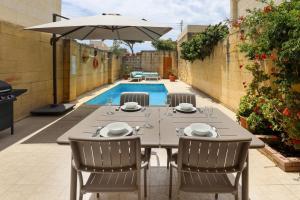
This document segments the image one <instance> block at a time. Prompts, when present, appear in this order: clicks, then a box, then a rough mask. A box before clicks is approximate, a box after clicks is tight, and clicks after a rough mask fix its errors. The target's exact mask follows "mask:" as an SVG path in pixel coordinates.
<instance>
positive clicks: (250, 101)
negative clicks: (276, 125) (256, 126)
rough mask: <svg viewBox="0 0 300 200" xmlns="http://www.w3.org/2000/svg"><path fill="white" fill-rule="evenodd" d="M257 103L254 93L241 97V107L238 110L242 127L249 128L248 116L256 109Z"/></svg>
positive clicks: (238, 118)
mask: <svg viewBox="0 0 300 200" xmlns="http://www.w3.org/2000/svg"><path fill="white" fill-rule="evenodd" d="M256 104H257V98H256V97H255V96H252V95H249V94H248V95H245V96H243V97H242V98H241V100H240V104H239V108H238V111H237V120H238V121H239V123H240V124H241V126H242V127H244V128H246V129H248V128H249V127H248V122H247V118H248V117H249V116H250V114H251V113H252V112H253V111H254V109H255V108H256Z"/></svg>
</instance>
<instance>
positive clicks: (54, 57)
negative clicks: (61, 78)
mask: <svg viewBox="0 0 300 200" xmlns="http://www.w3.org/2000/svg"><path fill="white" fill-rule="evenodd" d="M57 17H60V18H64V19H69V18H67V17H64V16H61V15H58V14H56V13H53V14H52V21H53V22H56V21H57ZM58 40H59V38H57V37H56V34H55V33H53V34H52V38H51V45H52V72H53V76H52V78H53V81H52V84H53V106H56V105H57V75H56V73H57V72H56V68H57V55H56V42H57V41H58Z"/></svg>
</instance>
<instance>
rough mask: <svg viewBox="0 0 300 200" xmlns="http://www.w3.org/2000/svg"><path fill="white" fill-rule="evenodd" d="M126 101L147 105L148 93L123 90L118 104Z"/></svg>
mask: <svg viewBox="0 0 300 200" xmlns="http://www.w3.org/2000/svg"><path fill="white" fill-rule="evenodd" d="M126 102H137V103H138V104H139V105H141V106H149V94H148V93H147V92H123V93H121V98H120V105H124V103H126Z"/></svg>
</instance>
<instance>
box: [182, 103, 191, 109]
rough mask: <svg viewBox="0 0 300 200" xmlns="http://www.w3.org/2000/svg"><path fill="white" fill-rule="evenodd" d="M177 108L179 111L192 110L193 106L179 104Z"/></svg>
mask: <svg viewBox="0 0 300 200" xmlns="http://www.w3.org/2000/svg"><path fill="white" fill-rule="evenodd" d="M179 107H180V109H181V110H192V109H193V107H194V106H193V104H190V103H180V104H179Z"/></svg>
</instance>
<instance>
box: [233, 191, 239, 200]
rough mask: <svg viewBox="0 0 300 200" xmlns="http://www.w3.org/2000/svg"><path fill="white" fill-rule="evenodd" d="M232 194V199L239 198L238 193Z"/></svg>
mask: <svg viewBox="0 0 300 200" xmlns="http://www.w3.org/2000/svg"><path fill="white" fill-rule="evenodd" d="M233 195H234V200H239V194H238V192H237V193H235V194H233Z"/></svg>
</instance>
